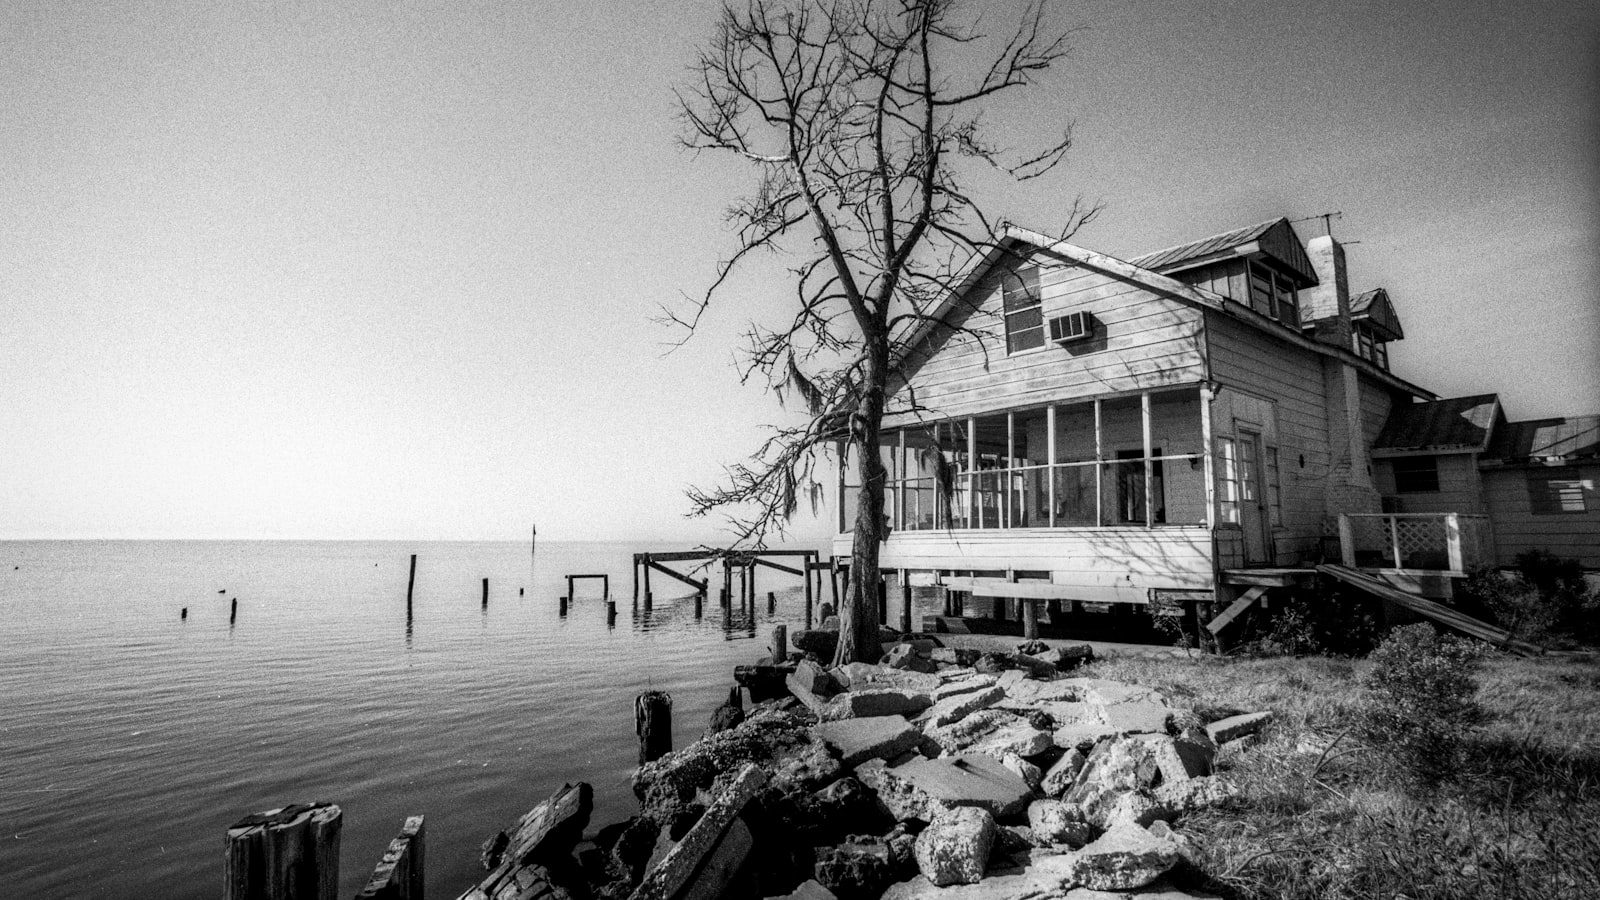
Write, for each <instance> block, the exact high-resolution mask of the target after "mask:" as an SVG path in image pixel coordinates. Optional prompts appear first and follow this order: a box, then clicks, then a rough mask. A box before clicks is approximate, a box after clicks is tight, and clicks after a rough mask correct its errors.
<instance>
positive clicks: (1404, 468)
mask: <svg viewBox="0 0 1600 900" xmlns="http://www.w3.org/2000/svg"><path fill="white" fill-rule="evenodd" d="M1423 463H1427V465H1422V464H1423ZM1389 471H1390V472H1391V473H1392V474H1393V475H1394V492H1395V493H1396V494H1437V493H1439V491H1440V482H1439V457H1437V456H1397V457H1395V458H1393V459H1391V460H1389ZM1424 473H1426V474H1431V475H1432V484H1433V486H1432V487H1417V486H1416V485H1415V484H1413V483H1412V482H1411V481H1409V479H1412V478H1417V477H1420V476H1422V475H1423V474H1424ZM1426 483H1427V481H1426V479H1425V480H1424V484H1426Z"/></svg>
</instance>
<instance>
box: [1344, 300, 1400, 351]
mask: <svg viewBox="0 0 1600 900" xmlns="http://www.w3.org/2000/svg"><path fill="white" fill-rule="evenodd" d="M1350 318H1351V319H1358V320H1364V321H1366V322H1368V323H1370V324H1371V325H1372V327H1373V329H1374V330H1376V331H1378V332H1379V333H1380V337H1382V338H1383V339H1384V340H1388V341H1400V340H1405V336H1406V332H1405V329H1404V328H1401V327H1400V314H1399V313H1397V312H1395V311H1394V304H1393V303H1391V302H1390V301H1389V292H1388V291H1386V290H1384V289H1383V288H1373V289H1372V290H1370V291H1363V292H1361V293H1359V294H1357V295H1355V296H1354V297H1351V298H1350Z"/></svg>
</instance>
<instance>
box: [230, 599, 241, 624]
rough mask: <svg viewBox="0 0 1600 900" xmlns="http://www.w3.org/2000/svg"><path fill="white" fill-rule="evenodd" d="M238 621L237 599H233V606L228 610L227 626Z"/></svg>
mask: <svg viewBox="0 0 1600 900" xmlns="http://www.w3.org/2000/svg"><path fill="white" fill-rule="evenodd" d="M237 621H239V598H238V597H235V598H233V606H232V607H231V608H230V609H229V610H228V624H229V625H232V624H233V623H234V622H237Z"/></svg>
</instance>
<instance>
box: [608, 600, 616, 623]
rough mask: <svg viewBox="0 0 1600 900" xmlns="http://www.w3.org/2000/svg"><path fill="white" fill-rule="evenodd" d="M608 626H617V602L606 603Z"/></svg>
mask: <svg viewBox="0 0 1600 900" xmlns="http://www.w3.org/2000/svg"><path fill="white" fill-rule="evenodd" d="M606 624H607V625H615V624H617V601H615V600H607V601H606Z"/></svg>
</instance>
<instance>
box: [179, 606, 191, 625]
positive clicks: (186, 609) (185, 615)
mask: <svg viewBox="0 0 1600 900" xmlns="http://www.w3.org/2000/svg"><path fill="white" fill-rule="evenodd" d="M178 618H180V619H182V620H183V621H185V622H187V621H189V607H187V606H185V607H184V608H183V612H181V613H179V614H178Z"/></svg>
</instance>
